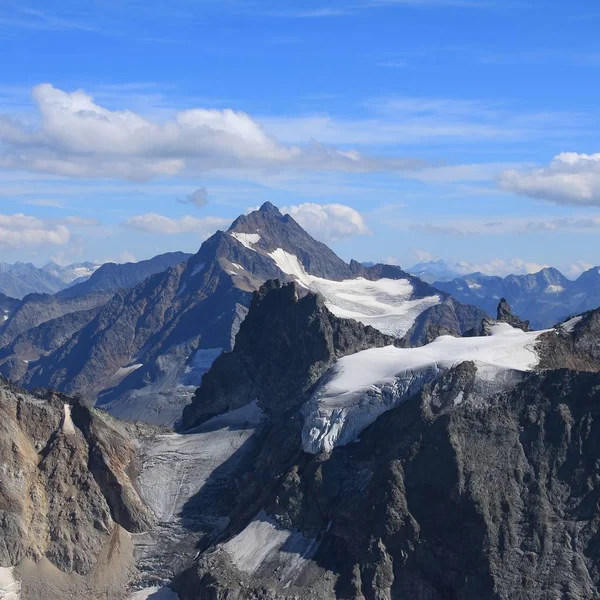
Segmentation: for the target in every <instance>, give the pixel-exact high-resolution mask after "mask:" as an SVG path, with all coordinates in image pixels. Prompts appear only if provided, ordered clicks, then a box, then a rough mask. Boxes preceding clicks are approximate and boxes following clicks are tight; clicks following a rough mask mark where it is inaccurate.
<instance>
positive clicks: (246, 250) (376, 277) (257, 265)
mask: <svg viewBox="0 0 600 600" xmlns="http://www.w3.org/2000/svg"><path fill="white" fill-rule="evenodd" d="M103 270H104V268H101V269H99V270H98V271H97V272H96V273H95V274H94V276H93V277H92V278H90V280H89V281H88V282H86V283H84V284H82V285H83V286H93V285H94V281H95V280H97V279H98V280H99V279H101V278H102V277H103ZM272 278H279V279H281V280H282V281H297V282H298V283H299V284H300V287H301V288H302V289H304V290H308V289H311V290H314V291H317V292H318V293H320V294H321V295H323V296H324V298H325V301H326V304H327V306H329V307H330V308H331V310H332V311H333V312H334V313H335V314H338V315H339V316H349V317H352V318H355V319H357V320H359V321H362V322H364V323H366V324H371V325H373V327H375V328H379V329H380V331H382V332H383V333H385V334H388V335H393V336H394V337H398V338H400V337H405V336H407V334H408V337H406V340H405V344H406V345H410V344H412V343H425V342H426V341H429V340H430V339H432V338H433V337H435V335H437V334H439V333H447V334H450V335H461V334H462V333H464V332H465V331H467V330H468V329H471V328H473V327H474V325H475V323H476V322H478V321H480V320H481V317H482V316H483V313H482V312H481V311H479V310H478V309H475V308H473V307H463V306H460V305H459V304H458V303H456V302H454V301H452V300H451V299H450V298H449V297H447V295H446V294H443V293H440V292H439V291H437V290H435V289H434V288H432V287H431V286H429V285H427V284H424V283H423V282H421V281H419V280H418V279H416V278H414V277H412V276H410V275H408V274H406V273H404V272H403V271H402V270H400V269H399V268H398V267H390V266H383V265H376V266H374V267H370V268H366V267H363V266H362V265H359V264H358V263H356V262H352V263H350V264H347V263H345V262H344V261H342V260H341V259H340V258H339V257H338V256H336V255H335V254H334V253H333V252H332V251H331V250H330V249H329V248H328V247H327V246H325V245H324V244H322V243H321V242H318V241H316V240H314V239H313V238H312V237H311V236H310V235H308V233H306V232H305V231H304V230H303V229H302V228H301V227H300V226H299V225H298V224H297V223H296V222H295V221H294V220H293V219H292V218H291V217H290V216H289V215H285V216H284V215H282V214H281V213H280V212H279V210H278V209H277V208H276V207H275V206H273V205H272V204H270V203H266V204H264V205H263V206H262V207H261V209H260V210H257V211H254V212H252V213H250V214H248V215H242V216H240V217H239V218H238V219H236V220H235V221H234V223H233V224H232V225H231V227H230V229H229V230H228V231H227V232H217V233H216V234H215V235H213V236H212V237H211V238H210V239H208V240H207V241H206V242H205V243H204V244H203V245H202V247H201V248H200V250H199V252H198V253H197V254H196V255H194V256H192V257H190V258H189V259H188V260H187V261H186V262H184V263H181V264H178V265H176V266H174V267H172V268H170V269H168V270H167V271H165V272H162V273H157V274H155V275H152V276H150V277H148V278H147V279H145V280H144V281H143V282H141V283H139V284H138V285H136V286H135V287H134V288H133V289H131V290H129V291H125V290H121V291H119V292H117V293H116V295H115V296H114V297H113V298H112V300H111V301H110V302H108V303H107V304H106V305H105V306H104V307H103V308H102V309H101V310H100V311H99V312H98V313H97V314H96V315H95V316H94V318H93V319H92V320H91V321H90V322H89V323H87V324H86V325H85V326H84V327H83V328H82V329H80V330H79V331H77V332H75V333H74V334H73V335H72V336H71V337H70V338H69V339H68V340H67V341H65V342H64V343H62V344H61V345H60V346H57V347H56V348H54V349H52V351H50V352H46V351H45V352H44V353H43V354H44V355H43V356H41V357H40V358H39V359H38V360H36V361H35V362H30V363H28V368H27V371H26V372H25V373H23V374H21V375H20V377H19V382H21V383H22V384H24V385H26V386H28V387H52V388H56V389H58V390H60V391H62V392H65V393H78V394H83V395H84V396H85V397H87V398H89V399H92V400H96V401H97V403H98V405H101V406H103V407H104V408H106V409H107V410H109V411H110V412H111V414H113V415H116V416H119V417H124V418H139V419H145V420H148V421H150V422H154V423H172V422H173V421H175V420H176V419H177V418H178V417H180V415H181V410H182V408H183V406H184V405H185V404H186V403H188V402H189V400H190V399H191V396H192V395H193V392H194V390H195V388H196V387H197V386H198V384H199V383H200V380H201V376H202V374H203V373H204V372H205V371H206V370H207V368H208V367H209V366H210V364H211V363H212V361H213V360H214V359H215V358H216V356H218V355H219V353H220V352H221V351H222V350H230V349H231V348H232V347H233V341H234V339H235V335H236V333H237V331H238V329H239V324H240V323H241V321H242V320H243V318H244V316H245V314H246V312H247V307H248V305H249V303H250V300H251V294H252V292H253V291H255V290H257V289H258V288H259V287H260V286H261V285H262V283H264V282H265V281H266V280H268V279H272ZM79 287H80V286H75V288H73V289H76V288H79ZM67 292H70V290H69V291H67ZM64 295H65V294H61V297H62V296H64ZM67 295H68V293H67ZM83 297H86V296H83ZM73 299H75V298H73ZM438 305H439V309H438V310H437V311H431V310H430V309H432V308H435V307H437V306H438ZM440 315H441V316H440ZM73 329H74V328H73ZM413 333H414V335H413ZM411 336H412V337H411ZM13 339H14V337H13ZM11 341H12V340H11ZM50 345H51V344H46V346H48V347H49V346H50ZM12 372H14V373H16V371H11V373H12Z"/></svg>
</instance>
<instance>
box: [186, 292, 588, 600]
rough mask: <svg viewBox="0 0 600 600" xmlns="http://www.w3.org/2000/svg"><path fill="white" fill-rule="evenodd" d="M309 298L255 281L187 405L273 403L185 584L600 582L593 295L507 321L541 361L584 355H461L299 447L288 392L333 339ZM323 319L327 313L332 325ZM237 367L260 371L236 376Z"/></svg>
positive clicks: (553, 585) (190, 587)
mask: <svg viewBox="0 0 600 600" xmlns="http://www.w3.org/2000/svg"><path fill="white" fill-rule="evenodd" d="M308 300H310V301H311V302H313V304H312V305H311V304H309V303H308ZM308 300H307V298H302V299H299V298H298V297H297V295H296V294H294V293H293V289H292V288H291V287H285V286H284V287H283V288H281V287H279V286H276V285H274V284H270V285H269V286H265V287H264V288H263V289H262V290H261V292H260V293H259V294H257V295H256V296H255V298H254V302H253V304H252V306H251V308H250V312H249V315H248V318H247V319H246V321H245V323H244V325H243V326H242V328H241V330H240V334H239V346H236V349H235V350H234V352H232V353H230V354H229V355H223V356H222V357H221V358H220V359H219V360H218V361H216V362H215V364H214V366H213V369H212V370H211V371H210V372H209V374H208V375H207V376H205V380H204V383H203V386H202V388H200V390H199V391H198V393H197V395H196V400H195V403H194V405H192V407H190V408H189V409H188V411H189V412H188V419H189V421H188V422H187V424H188V425H190V426H191V425H194V424H195V423H196V422H199V421H202V420H204V419H205V418H208V417H209V416H211V415H212V414H213V413H212V410H216V411H225V410H230V409H231V408H232V407H234V406H236V404H235V402H236V401H238V400H240V399H241V400H240V401H241V402H242V403H243V402H249V401H250V400H253V399H255V398H257V399H258V401H259V403H261V402H262V406H263V407H264V409H265V412H266V413H267V415H268V418H269V420H268V423H266V424H265V427H264V429H263V434H262V441H261V447H260V449H259V450H258V451H257V452H256V454H255V456H254V458H253V460H252V463H251V464H252V466H251V467H249V470H248V471H246V472H244V473H237V474H236V475H235V479H234V481H232V482H231V487H232V489H235V490H236V494H237V496H236V503H235V506H234V507H233V508H232V509H231V511H230V512H229V517H230V519H229V526H228V528H227V529H226V530H225V531H224V532H223V534H222V535H221V537H220V538H218V539H217V540H215V541H216V543H214V545H213V546H211V547H209V548H207V549H206V550H204V551H203V552H202V553H201V555H200V556H199V558H198V560H197V561H195V562H194V563H193V565H192V566H190V568H189V569H187V570H186V571H184V572H183V573H182V574H181V575H180V577H178V578H177V580H176V581H175V583H174V587H175V588H176V589H177V591H178V593H179V595H180V598H181V599H182V600H198V599H202V600H205V599H211V600H212V599H219V598H222V599H227V600H258V599H267V598H268V599H276V598H277V599H279V598H289V599H292V598H294V599H296V600H298V599H307V600H308V599H309V598H310V599H311V600H330V599H333V598H342V599H348V600H350V599H352V600H358V599H360V600H413V599H414V598H427V599H428V600H446V599H447V598H456V599H457V600H475V599H482V598H483V599H487V598H489V599H490V600H492V599H493V600H509V599H510V600H512V599H513V598H518V599H520V600H546V599H547V598H553V597H561V595H562V596H564V597H568V598H573V599H575V600H583V599H588V598H599V597H600V594H599V589H600V587H599V586H600V552H599V548H600V546H598V543H599V541H598V540H600V508H599V505H598V502H597V500H598V493H597V489H598V485H599V484H600V470H599V469H600V467H599V466H598V465H600V437H599V434H600V430H598V431H597V429H598V426H597V423H596V421H598V416H599V411H600V403H599V401H600V395H599V391H598V390H600V374H599V373H598V371H600V364H598V363H595V362H594V361H595V360H596V359H597V357H598V356H600V351H599V346H598V339H599V338H598V335H597V333H598V327H599V325H598V323H600V320H599V319H600V316H599V315H600V311H595V312H593V313H590V314H588V315H584V316H583V317H582V318H581V319H579V320H577V321H576V322H568V323H565V324H564V325H563V326H562V327H561V328H558V329H557V330H554V331H551V332H548V333H546V334H539V333H523V332H521V331H518V332H516V333H515V334H514V337H515V339H516V338H519V339H520V338H521V337H527V338H528V339H529V338H531V339H532V340H534V339H535V340H539V341H536V344H537V345H539V346H541V347H542V349H541V350H540V354H541V359H542V361H543V360H546V359H545V358H544V357H545V356H546V354H547V350H546V346H547V345H548V344H551V343H557V344H562V346H561V348H563V352H562V353H559V352H558V351H556V352H555V353H554V355H553V356H552V358H553V361H554V362H553V363H552V365H551V366H552V367H553V368H555V369H557V368H560V367H564V366H565V365H567V366H570V365H571V364H575V362H576V361H583V360H584V357H586V358H585V360H587V361H588V363H587V368H588V369H589V370H590V371H593V370H594V368H593V365H594V364H595V365H596V369H595V372H590V373H585V372H580V373H578V372H575V371H565V370H553V371H538V372H529V373H526V372H523V371H514V372H513V371H511V372H508V373H507V377H506V379H503V380H502V381H501V382H499V381H498V380H497V375H494V379H495V380H496V383H495V384H494V385H490V380H489V379H488V377H489V375H490V373H489V372H488V373H487V374H484V375H483V376H482V375H481V373H480V365H479V364H477V363H476V362H470V361H466V362H462V363H461V364H459V365H458V366H455V367H453V368H450V369H448V370H445V371H444V370H439V372H438V373H437V376H436V377H433V378H430V379H429V380H428V381H427V382H425V384H424V385H423V386H422V387H421V388H420V391H418V392H417V393H416V394H415V395H414V396H412V397H411V398H408V399H406V400H404V401H403V403H401V404H399V405H398V406H397V407H396V408H393V409H391V410H389V411H388V412H386V413H385V414H383V415H381V416H380V417H379V418H378V419H377V420H376V421H375V422H374V423H373V424H372V425H370V426H368V427H367V428H366V429H364V430H363V431H362V432H361V433H360V435H359V436H358V437H357V438H356V439H355V440H354V441H353V443H348V444H346V445H343V446H337V447H333V449H331V451H328V452H322V453H319V454H314V455H312V456H311V455H308V454H306V453H303V452H302V451H301V450H300V449H299V445H300V444H301V443H302V439H303V438H302V426H303V418H302V412H301V411H302V409H300V411H299V408H300V407H306V406H307V404H306V402H307V400H308V399H309V397H310V396H311V390H313V389H314V386H313V383H314V381H313V378H312V374H313V373H315V374H316V375H317V376H318V375H319V374H321V373H324V372H325V369H324V368H323V365H324V364H326V363H327V361H322V356H323V355H322V354H321V348H322V346H321V342H320V341H319V340H332V339H333V338H331V337H330V336H329V337H328V336H327V335H323V334H324V332H325V331H327V327H324V326H322V325H319V326H317V327H316V328H315V329H312V330H311V328H310V326H309V324H311V323H314V322H320V319H321V317H322V315H323V313H322V309H320V308H319V307H318V303H314V300H313V299H311V298H310V297H308ZM303 302H306V304H303ZM308 306H312V308H311V310H310V311H309V312H308V315H313V316H317V315H319V317H318V319H316V320H315V319H313V317H311V316H307V315H306V313H305V311H304V309H305V308H306V307H308ZM325 314H326V313H325ZM300 315H302V317H301V316H300ZM268 316H270V322H269V319H268V318H267V317H268ZM335 320H336V318H335V317H333V316H331V317H330V318H327V322H328V323H329V324H330V326H331V327H332V329H335ZM290 323H297V325H286V324H290ZM345 325H346V322H341V323H340V326H345ZM270 327H271V328H270ZM490 327H496V328H498V327H501V328H504V329H506V328H507V327H508V326H507V325H502V324H498V323H495V324H493V323H491V322H490ZM504 329H503V330H504ZM508 329H511V328H510V327H508ZM301 331H306V332H307V335H306V337H304V338H303V337H302V336H301V335H300V332H301ZM488 333H490V332H488ZM261 336H262V337H261ZM315 336H316V337H315ZM492 337H493V336H492ZM275 339H279V340H285V342H282V343H280V342H277V341H275ZM309 340H312V341H309ZM484 340H486V341H485V342H484ZM488 340H490V338H488V337H485V338H482V340H481V345H482V346H483V345H484V344H488V343H490V342H489V341H488ZM548 340H551V341H550V342H549V341H548ZM554 340H558V341H557V342H554ZM379 341H380V340H378V339H375V340H370V342H366V340H365V342H366V343H365V345H367V344H368V343H371V344H373V346H374V347H377V344H378V343H379ZM382 341H383V343H384V344H385V343H386V341H385V340H382ZM373 342H375V343H373ZM470 343H471V342H470ZM472 343H475V344H476V346H479V344H477V343H476V342H472ZM296 344H297V346H296ZM398 345H400V344H398ZM438 345H439V343H438ZM432 346H436V344H435V343H434V344H432ZM325 347H329V346H328V344H326V346H325ZM306 348H311V349H313V350H312V352H311V353H308V354H307V353H305V352H304V350H305V349H306ZM333 348H334V349H335V342H334V343H333ZM386 350H387V349H386ZM391 350H394V349H393V348H392V349H391ZM420 350H421V349H419V351H420ZM402 351H403V352H405V351H406V350H402ZM415 351H416V350H415ZM284 352H285V356H286V358H288V357H289V359H288V360H287V361H284V360H283V359H281V356H282V355H283V353H284ZM368 352H375V353H378V352H380V350H372V351H368ZM408 352H411V350H408ZM333 354H335V352H333ZM361 354H365V352H362V353H361ZM253 355H254V358H253ZM329 355H331V352H330V351H328V352H327V353H326V356H329ZM354 356H357V355H354ZM349 358H353V357H352V356H351V357H349ZM449 358H452V357H449ZM347 360H348V359H347V358H346V359H342V360H341V361H340V362H344V361H347ZM580 364H583V363H582V362H580ZM547 366H550V365H549V364H548V363H547V364H546V367H547ZM315 367H316V369H315ZM540 368H541V365H540V366H538V369H540ZM245 369H247V372H245V371H244V373H245V374H244V375H243V376H242V377H240V379H239V380H238V379H236V373H238V372H242V371H243V370H245ZM270 370H272V372H270ZM247 373H253V374H255V378H254V379H253V381H252V384H251V386H250V388H249V389H248V390H244V388H243V385H242V382H243V381H244V380H247V378H248V375H247ZM329 373H330V372H328V374H325V375H324V376H322V379H321V380H320V381H321V382H322V381H325V382H327V381H329V379H328V377H330V375H329ZM511 373H513V375H514V377H508V375H510V374H511ZM277 375H278V376H279V378H280V380H279V381H278V380H277V377H276V376H277ZM281 379H283V380H284V381H287V382H289V383H290V385H289V387H288V389H287V392H283V390H284V386H282V383H281ZM332 381H333V380H332ZM498 384H500V385H498ZM340 393H343V389H342V388H340ZM244 394H246V395H244ZM213 401H214V403H215V404H214V405H211V403H212V402H213ZM279 408H283V410H278V409H279ZM192 411H193V412H192ZM192 417H193V418H192ZM599 422H600V421H599ZM204 547H206V545H205V546H204Z"/></svg>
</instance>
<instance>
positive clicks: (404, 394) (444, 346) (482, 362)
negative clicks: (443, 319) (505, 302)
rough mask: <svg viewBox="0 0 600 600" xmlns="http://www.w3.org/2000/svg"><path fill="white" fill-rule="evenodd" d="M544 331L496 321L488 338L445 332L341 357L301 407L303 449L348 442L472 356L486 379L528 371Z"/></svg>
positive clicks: (534, 362)
mask: <svg viewBox="0 0 600 600" xmlns="http://www.w3.org/2000/svg"><path fill="white" fill-rule="evenodd" d="M543 333H545V331H535V332H524V331H521V330H520V329H514V328H512V327H511V326H510V325H508V324H506V323H500V324H498V325H494V326H493V327H492V328H491V335H490V336H486V337H471V338H454V337H451V336H447V335H445V336H441V337H439V338H437V339H436V340H435V341H433V342H431V343H430V344H428V345H426V346H422V347H420V348H396V347H394V346H387V347H385V348H373V349H370V350H364V351H362V352H358V353H356V354H353V355H351V356H346V357H344V358H341V359H340V360H338V361H337V362H336V363H335V364H334V365H333V367H332V368H331V369H330V371H329V372H328V374H327V375H326V376H325V377H324V378H323V379H322V383H321V385H320V386H319V387H318V389H317V390H316V391H315V393H314V394H313V397H312V398H311V399H310V401H309V402H308V403H307V405H306V406H305V407H304V417H305V421H304V429H303V433H302V439H303V441H302V445H303V448H304V450H305V451H306V452H309V453H312V454H317V453H319V452H330V451H331V450H332V449H333V448H335V447H336V446H343V445H346V444H348V443H350V442H352V441H353V440H354V439H356V438H357V437H358V435H359V434H360V432H361V431H362V430H363V429H364V428H365V427H367V426H368V425H370V424H371V423H373V422H374V421H375V420H376V419H377V417H379V416H380V415H381V414H383V413H384V412H386V411H388V410H390V409H391V408H394V407H395V406H397V405H398V404H400V403H401V402H402V401H404V400H405V399H407V398H409V397H411V396H412V395H414V394H415V393H417V392H418V391H419V390H420V389H421V388H422V387H423V385H424V384H425V383H428V382H431V381H433V380H434V379H436V378H437V377H438V376H439V375H440V374H441V373H442V372H444V371H446V370H447V369H450V368H452V367H454V366H456V365H458V364H460V363H462V362H465V361H474V362H475V364H476V365H477V367H478V373H480V374H481V376H483V377H484V378H485V380H486V381H490V382H493V380H494V378H495V377H496V376H497V375H498V374H501V373H502V372H503V371H509V370H514V371H529V370H531V369H533V368H535V367H536V366H537V365H538V363H539V356H538V354H537V352H536V351H535V342H536V340H537V338H538V337H539V336H540V335H542V334H543ZM461 401H462V397H461V398H458V402H457V401H456V400H455V402H457V403H460V402H461Z"/></svg>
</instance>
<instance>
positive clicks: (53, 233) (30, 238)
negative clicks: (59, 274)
mask: <svg viewBox="0 0 600 600" xmlns="http://www.w3.org/2000/svg"><path fill="white" fill-rule="evenodd" d="M70 239H71V233H70V231H69V229H68V228H67V227H66V226H65V225H63V224H61V223H52V222H48V221H43V220H42V219H38V218H37V217H31V216H28V215H24V214H23V213H17V214H15V215H3V214H0V246H4V247H6V248H22V247H24V246H40V245H44V244H54V245H63V244H67V243H68V242H69V240H70Z"/></svg>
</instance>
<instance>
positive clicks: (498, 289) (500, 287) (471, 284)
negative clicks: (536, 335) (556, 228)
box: [433, 267, 600, 329]
mask: <svg viewBox="0 0 600 600" xmlns="http://www.w3.org/2000/svg"><path fill="white" fill-rule="evenodd" d="M433 286H434V287H436V288H438V289H440V290H443V291H445V292H447V293H449V294H451V295H452V297H454V298H456V299H457V300H459V301H460V302H465V303H469V304H473V305H475V306H478V307H479V308H481V309H483V310H484V311H486V312H487V313H488V314H494V310H495V305H496V304H497V303H498V301H499V299H500V298H506V299H507V300H508V302H510V304H511V305H512V306H513V308H514V309H515V311H516V312H517V313H518V314H519V315H520V316H521V317H522V318H524V319H527V320H529V321H530V322H531V325H532V327H534V328H536V329H544V328H547V327H552V326H553V325H554V324H555V323H558V322H559V321H562V320H564V319H566V318H567V317H569V316H571V315H576V314H579V313H582V312H585V311H587V310H590V309H593V308H596V307H598V306H600V268H599V267H594V268H592V269H589V270H588V271H585V272H584V273H582V274H581V275H580V276H579V277H578V278H577V279H576V280H574V281H572V280H570V279H567V278H566V277H565V276H564V275H563V274H562V273H561V272H560V271H558V270H557V269H553V268H546V269H542V270H541V271H540V272H539V273H533V274H530V275H508V276H507V277H494V276H490V275H483V274H482V273H473V274H471V275H465V276H462V277H458V278H455V279H453V280H452V281H436V282H435V283H433Z"/></svg>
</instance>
